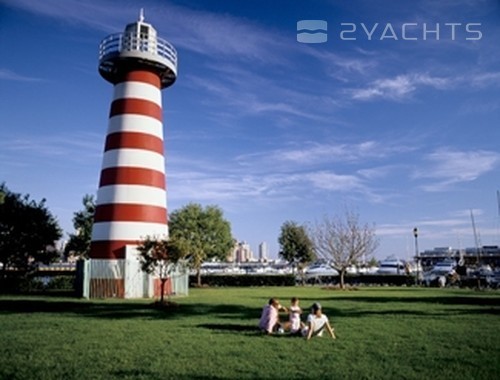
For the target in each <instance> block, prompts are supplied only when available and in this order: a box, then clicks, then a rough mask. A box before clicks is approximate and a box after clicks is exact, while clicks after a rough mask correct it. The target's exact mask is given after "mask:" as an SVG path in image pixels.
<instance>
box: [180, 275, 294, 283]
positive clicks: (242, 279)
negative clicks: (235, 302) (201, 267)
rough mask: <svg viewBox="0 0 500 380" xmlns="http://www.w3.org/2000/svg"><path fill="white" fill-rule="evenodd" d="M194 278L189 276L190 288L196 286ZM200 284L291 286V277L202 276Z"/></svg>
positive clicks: (292, 278)
mask: <svg viewBox="0 0 500 380" xmlns="http://www.w3.org/2000/svg"><path fill="white" fill-rule="evenodd" d="M196 283H197V280H196V276H189V284H190V286H196ZM201 283H202V285H205V286H293V285H295V277H294V276H293V275H289V274H287V275H272V276H270V275H258V274H257V275H238V274H237V275H204V276H202V277H201Z"/></svg>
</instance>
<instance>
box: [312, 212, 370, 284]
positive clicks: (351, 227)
mask: <svg viewBox="0 0 500 380" xmlns="http://www.w3.org/2000/svg"><path fill="white" fill-rule="evenodd" d="M311 236H312V239H313V241H314V248H315V250H316V253H317V254H318V255H319V256H320V257H322V258H325V259H327V260H329V261H330V263H331V265H332V267H334V268H335V269H336V270H337V271H339V273H340V286H341V287H342V288H344V276H345V273H346V271H347V268H348V267H349V266H351V265H354V264H356V263H357V262H358V261H360V260H361V259H362V258H366V257H369V256H370V255H371V254H373V252H374V251H375V249H376V248H377V246H378V240H377V239H376V237H375V230H374V228H373V227H371V226H369V225H368V224H364V225H361V224H360V222H359V215H358V214H356V213H354V212H353V211H350V210H346V211H345V213H344V214H343V216H335V217H328V216H325V217H324V218H323V221H322V222H316V224H315V225H314V226H313V227H312V229H311Z"/></svg>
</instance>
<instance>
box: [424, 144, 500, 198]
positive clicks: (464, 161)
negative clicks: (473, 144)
mask: <svg viewBox="0 0 500 380" xmlns="http://www.w3.org/2000/svg"><path fill="white" fill-rule="evenodd" d="M425 160H426V161H428V162H430V165H429V166H427V167H426V168H425V169H423V170H418V171H417V172H416V173H415V178H431V179H435V180H436V182H435V183H433V184H428V185H425V186H423V189H424V190H427V191H442V190H445V189H447V188H448V187H449V186H451V185H453V184H456V183H460V182H471V181H474V180H476V179H477V178H478V177H480V176H482V175H484V174H486V173H488V172H489V171H491V170H493V169H495V168H496V167H498V165H499V163H500V154H499V153H497V152H491V151H485V150H478V151H471V152H461V151H453V150H449V149H441V150H438V151H436V152H433V153H431V154H429V155H427V156H426V157H425Z"/></svg>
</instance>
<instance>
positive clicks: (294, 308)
mask: <svg viewBox="0 0 500 380" xmlns="http://www.w3.org/2000/svg"><path fill="white" fill-rule="evenodd" d="M288 312H289V313H290V320H289V323H290V332H291V333H292V334H296V333H298V332H300V331H301V330H302V329H303V328H304V326H305V325H304V324H303V323H302V321H301V320H300V315H301V314H302V309H301V308H300V306H299V299H298V298H297V297H293V298H292V300H291V304H290V307H289V308H288Z"/></svg>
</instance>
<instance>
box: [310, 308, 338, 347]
mask: <svg viewBox="0 0 500 380" xmlns="http://www.w3.org/2000/svg"><path fill="white" fill-rule="evenodd" d="M325 330H326V331H328V334H330V336H331V337H332V339H336V336H335V333H334V329H333V328H332V326H331V325H330V322H329V321H328V317H327V316H326V315H325V314H323V313H322V311H321V305H320V304H319V303H318V302H316V303H314V304H313V305H312V306H311V314H309V316H308V317H307V325H306V326H305V327H304V328H303V329H302V335H303V336H304V337H305V338H306V339H307V340H309V339H311V338H312V337H313V336H323V331H325Z"/></svg>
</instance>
